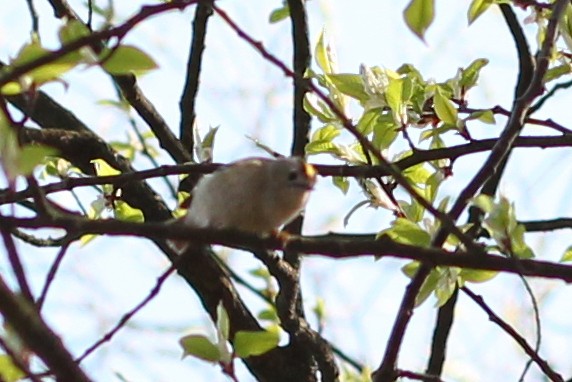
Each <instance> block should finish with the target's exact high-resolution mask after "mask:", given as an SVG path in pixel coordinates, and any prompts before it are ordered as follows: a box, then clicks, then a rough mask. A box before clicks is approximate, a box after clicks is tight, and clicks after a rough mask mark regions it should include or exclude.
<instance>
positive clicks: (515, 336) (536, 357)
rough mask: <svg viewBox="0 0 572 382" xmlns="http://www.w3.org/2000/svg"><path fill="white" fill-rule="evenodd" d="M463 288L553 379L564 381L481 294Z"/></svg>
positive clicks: (490, 318) (556, 381)
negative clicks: (494, 310) (496, 312)
mask: <svg viewBox="0 0 572 382" xmlns="http://www.w3.org/2000/svg"><path fill="white" fill-rule="evenodd" d="M461 290H462V291H463V292H464V293H465V294H466V295H467V296H469V297H470V298H471V299H472V300H473V301H474V302H475V303H476V304H477V305H479V306H480V307H481V309H483V310H484V311H485V312H486V313H487V314H488V316H489V320H491V321H492V322H494V323H495V324H497V325H498V326H499V327H500V328H501V329H502V330H504V331H505V332H506V333H507V334H508V335H510V336H511V337H512V338H513V339H514V340H515V341H516V342H517V343H518V344H519V345H520V347H521V348H522V350H524V352H525V353H526V354H527V355H528V356H529V357H530V358H531V359H532V360H533V361H534V362H535V363H536V364H537V365H538V367H540V369H541V370H542V371H543V372H544V374H545V375H546V376H547V377H548V378H549V379H550V380H551V381H554V382H564V379H563V378H562V376H561V375H560V374H558V373H556V372H555V371H554V370H552V368H551V367H550V365H548V362H546V361H545V360H543V359H542V358H540V356H539V355H538V353H537V352H536V351H535V350H534V349H533V348H532V347H531V346H530V345H529V344H528V343H527V342H526V339H524V338H523V337H522V336H521V335H520V334H518V333H517V331H516V330H514V328H513V327H511V326H510V325H509V324H507V323H506V322H505V321H503V320H502V319H501V318H500V317H499V316H497V315H496V314H495V312H493V310H492V309H491V308H490V307H489V306H488V305H487V304H486V303H485V302H484V300H483V298H482V297H481V296H478V295H476V294H475V293H473V292H472V291H471V290H470V289H469V288H467V287H463V288H461Z"/></svg>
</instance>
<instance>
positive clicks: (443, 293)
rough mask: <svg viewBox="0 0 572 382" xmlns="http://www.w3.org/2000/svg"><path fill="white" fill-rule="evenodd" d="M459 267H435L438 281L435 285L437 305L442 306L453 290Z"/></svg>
mask: <svg viewBox="0 0 572 382" xmlns="http://www.w3.org/2000/svg"><path fill="white" fill-rule="evenodd" d="M460 271H461V269H460V268H455V267H447V268H441V267H439V268H437V272H438V282H437V285H436V286H435V297H437V306H438V307H440V306H443V305H445V303H446V302H447V301H449V298H451V296H452V295H453V293H454V292H455V289H456V288H457V281H458V278H459V273H460Z"/></svg>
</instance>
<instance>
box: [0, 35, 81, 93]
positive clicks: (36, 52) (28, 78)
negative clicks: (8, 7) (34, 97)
mask: <svg viewBox="0 0 572 382" xmlns="http://www.w3.org/2000/svg"><path fill="white" fill-rule="evenodd" d="M49 54H51V52H50V51H49V50H47V49H45V48H43V47H42V46H41V45H40V43H39V42H38V41H33V42H31V43H28V44H26V45H24V46H23V47H22V48H21V49H20V51H19V52H18V55H17V56H16V58H15V59H14V60H13V61H12V63H11V64H10V66H7V67H5V68H3V69H2V72H3V73H6V74H9V73H10V67H11V66H20V65H23V64H27V63H30V62H32V61H35V60H37V59H39V58H41V57H43V56H46V55H49ZM78 63H79V58H78V57H71V56H70V55H66V56H64V57H61V58H60V59H58V60H56V61H53V62H51V63H49V64H44V65H42V66H40V67H38V68H36V69H33V70H31V71H29V72H28V73H26V74H25V75H23V76H21V77H20V79H19V80H18V81H13V82H9V83H7V84H6V85H4V86H3V87H2V93H3V94H6V95H14V94H19V93H21V92H24V91H27V90H28V89H29V87H30V86H31V85H36V86H37V85H41V84H44V83H46V82H50V81H53V80H56V79H58V78H59V77H60V76H61V75H62V74H64V73H65V72H67V71H69V70H70V69H72V68H73V67H74V66H76V65H77V64H78Z"/></svg>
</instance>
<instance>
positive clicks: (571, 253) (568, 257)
mask: <svg viewBox="0 0 572 382" xmlns="http://www.w3.org/2000/svg"><path fill="white" fill-rule="evenodd" d="M569 261H572V245H571V246H569V247H568V248H566V251H564V253H563V254H562V258H561V259H560V262H561V263H564V262H569Z"/></svg>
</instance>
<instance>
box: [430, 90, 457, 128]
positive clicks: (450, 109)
mask: <svg viewBox="0 0 572 382" xmlns="http://www.w3.org/2000/svg"><path fill="white" fill-rule="evenodd" d="M433 100H434V105H435V113H436V114H437V117H439V119H440V120H441V121H443V122H444V123H446V124H448V125H454V126H456V125H457V117H458V115H457V109H455V106H454V105H453V103H452V102H451V101H450V100H449V99H447V98H446V97H445V96H443V94H442V92H441V91H439V90H437V91H436V92H435V96H434V98H433Z"/></svg>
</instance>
